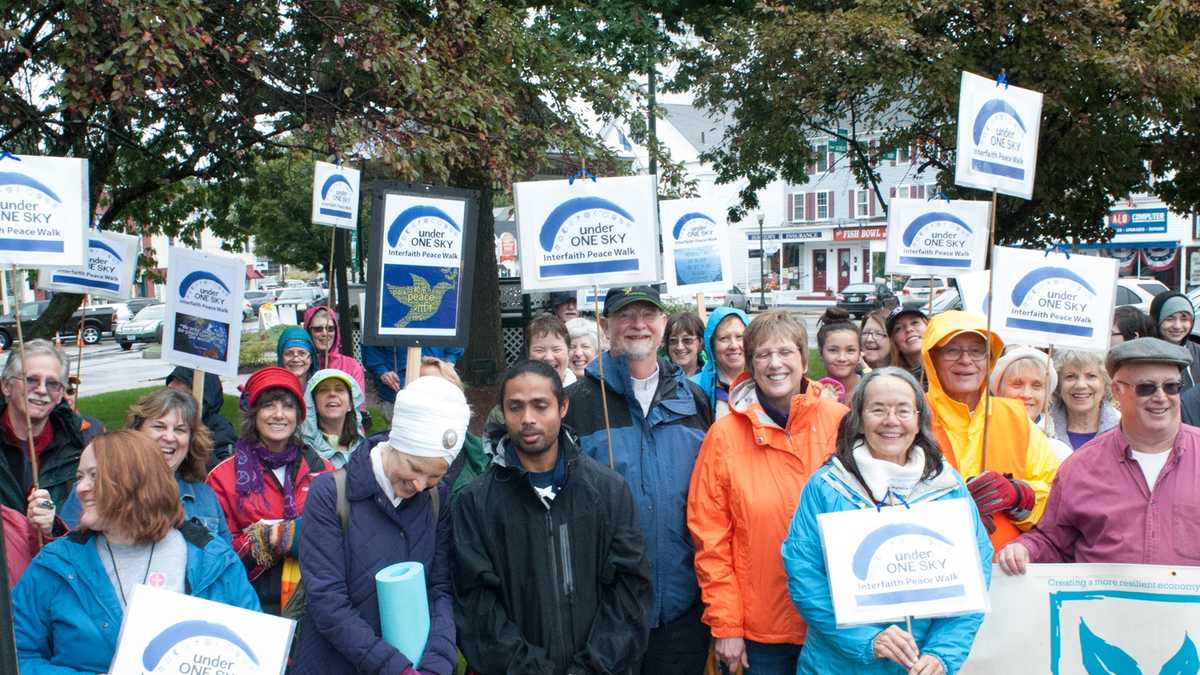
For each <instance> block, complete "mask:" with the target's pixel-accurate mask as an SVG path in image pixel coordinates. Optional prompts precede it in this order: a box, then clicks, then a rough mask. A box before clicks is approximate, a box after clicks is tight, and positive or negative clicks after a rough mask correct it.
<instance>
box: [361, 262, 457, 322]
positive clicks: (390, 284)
mask: <svg viewBox="0 0 1200 675" xmlns="http://www.w3.org/2000/svg"><path fill="white" fill-rule="evenodd" d="M458 273H459V271H458V269H456V268H453V267H425V266H418V265H385V266H384V272H383V283H384V288H385V289H386V293H384V294H383V302H382V306H381V307H380V317H379V318H380V325H383V326H390V327H393V328H454V325H455V318H456V315H457V313H458Z"/></svg>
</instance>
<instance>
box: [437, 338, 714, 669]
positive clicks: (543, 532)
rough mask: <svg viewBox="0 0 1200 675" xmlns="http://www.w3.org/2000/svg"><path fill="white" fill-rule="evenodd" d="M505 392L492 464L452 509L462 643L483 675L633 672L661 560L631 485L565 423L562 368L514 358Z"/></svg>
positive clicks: (494, 430)
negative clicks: (651, 549)
mask: <svg viewBox="0 0 1200 675" xmlns="http://www.w3.org/2000/svg"><path fill="white" fill-rule="evenodd" d="M500 398H501V408H502V410H503V411H504V422H505V426H506V427H507V428H506V429H505V428H500V427H496V426H493V427H491V428H490V429H489V434H488V442H489V443H490V444H492V446H493V447H492V456H493V463H492V465H491V467H489V468H488V470H487V472H485V473H484V474H483V475H482V476H480V477H479V478H478V479H476V480H475V481H474V482H472V483H471V484H470V485H468V486H467V487H466V488H465V489H463V491H462V492H461V493H459V496H458V499H457V500H455V502H454V503H453V505H452V509H451V510H452V512H453V518H454V533H455V554H454V564H453V582H454V596H455V598H454V599H455V602H454V619H455V623H456V625H457V627H458V635H459V645H460V646H461V647H462V650H463V653H464V654H465V655H466V657H467V661H468V663H469V664H470V666H471V669H472V670H474V671H475V672H477V673H479V674H480V675H505V674H507V673H522V674H530V675H533V674H542V675H562V674H576V673H579V674H582V673H628V672H631V671H633V670H634V669H636V668H637V664H638V661H639V659H640V657H641V654H642V652H643V651H644V649H645V646H646V639H647V630H648V625H647V623H646V612H647V611H648V610H649V609H650V607H649V605H650V565H649V563H648V561H647V560H646V552H645V543H644V541H643V539H642V533H641V531H640V529H639V528H638V525H637V512H636V510H635V509H634V505H633V498H632V496H631V495H630V493H629V488H628V487H627V486H626V485H625V482H624V481H623V480H622V479H621V477H620V476H619V475H617V474H616V473H615V472H613V471H610V470H609V469H607V468H604V467H602V466H600V465H599V464H597V463H596V462H595V461H593V460H592V459H591V458H589V457H587V456H586V455H583V454H581V453H580V452H579V447H578V445H577V444H576V442H575V440H574V438H573V437H572V436H571V434H570V432H569V431H567V430H566V429H565V428H563V427H562V426H561V423H562V416H563V414H565V413H566V411H567V401H566V398H565V395H564V393H563V388H562V382H561V381H560V380H559V378H558V374H557V373H556V372H554V369H553V368H551V367H550V366H548V365H546V364H544V363H541V362H538V361H523V362H521V363H518V364H516V365H514V366H513V367H512V368H511V369H510V370H509V371H508V372H507V373H505V375H504V377H503V379H502V380H501V382H500ZM697 672H698V671H697Z"/></svg>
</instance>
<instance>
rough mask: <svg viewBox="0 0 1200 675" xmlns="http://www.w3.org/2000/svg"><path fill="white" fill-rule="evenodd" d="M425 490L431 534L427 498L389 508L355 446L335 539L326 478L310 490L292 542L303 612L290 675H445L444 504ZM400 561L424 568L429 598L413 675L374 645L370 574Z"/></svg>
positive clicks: (376, 630)
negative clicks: (425, 636)
mask: <svg viewBox="0 0 1200 675" xmlns="http://www.w3.org/2000/svg"><path fill="white" fill-rule="evenodd" d="M435 489H437V490H438V491H439V492H440V507H439V511H438V522H437V526H436V529H435V528H434V526H433V522H432V521H433V513H432V499H431V498H430V496H429V492H428V491H426V492H422V493H420V494H418V495H417V496H415V497H412V498H409V499H405V500H404V501H402V502H400V506H399V507H393V506H392V503H391V502H390V501H389V500H388V498H387V497H386V496H385V495H384V494H383V489H382V488H380V487H379V484H378V483H376V482H375V474H374V472H373V471H372V469H371V453H370V451H369V450H368V449H367V448H366V447H364V448H363V449H362V450H360V451H359V452H355V453H354V454H352V455H351V456H350V461H349V462H348V463H347V464H346V498H347V500H348V501H349V502H350V518H349V523H348V524H347V528H346V531H345V533H344V534H343V532H342V523H341V521H340V520H339V519H338V515H337V488H336V486H335V485H334V482H333V475H332V474H331V473H326V474H322V475H321V476H318V477H317V478H316V480H314V481H313V484H312V488H311V489H310V490H309V493H308V501H307V502H306V503H305V507H304V536H303V537H302V538H301V540H300V572H301V577H302V578H303V579H304V588H305V592H306V593H307V606H306V608H305V612H304V618H303V619H301V621H300V628H299V635H298V637H297V638H296V639H297V641H298V644H297V646H296V650H295V655H296V656H295V659H294V662H293V665H292V668H291V670H290V672H291V673H293V674H294V675H302V674H303V673H317V674H319V675H333V674H334V673H355V672H357V673H370V674H373V673H381V674H382V673H399V672H401V671H403V670H404V669H405V668H408V667H409V666H413V667H417V668H419V669H420V670H421V671H422V672H429V673H437V674H438V675H449V674H450V673H451V672H453V671H454V664H455V659H456V652H455V647H454V607H453V601H452V597H451V592H450V542H451V524H450V508H449V499H450V495H449V489H448V488H447V487H446V485H445V484H439V485H438V486H437V488H435ZM409 560H411V561H417V562H420V563H422V564H423V565H424V566H425V583H426V585H427V586H428V589H429V613H430V617H429V641H428V642H427V643H426V646H425V654H424V656H423V657H422V660H421V663H420V664H419V665H415V666H414V664H412V663H410V662H409V660H408V659H407V658H405V656H404V655H403V654H401V653H400V652H399V651H398V650H397V649H396V648H395V647H393V646H391V645H390V644H388V643H387V642H385V641H384V639H383V637H382V636H383V630H382V628H381V627H380V619H379V601H378V598H377V596H376V591H375V574H376V573H377V572H379V571H380V570H382V569H383V568H385V567H387V566H388V565H391V564H393V563H398V562H402V561H409Z"/></svg>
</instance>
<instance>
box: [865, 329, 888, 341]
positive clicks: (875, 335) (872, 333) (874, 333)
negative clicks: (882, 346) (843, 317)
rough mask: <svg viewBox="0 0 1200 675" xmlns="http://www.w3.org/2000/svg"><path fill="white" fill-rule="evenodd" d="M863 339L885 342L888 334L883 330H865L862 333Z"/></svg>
mask: <svg viewBox="0 0 1200 675" xmlns="http://www.w3.org/2000/svg"><path fill="white" fill-rule="evenodd" d="M862 337H863V339H864V340H866V339H867V338H871V339H872V340H883V339H886V338H887V333H885V332H883V331H881V330H864V331H863V332H862Z"/></svg>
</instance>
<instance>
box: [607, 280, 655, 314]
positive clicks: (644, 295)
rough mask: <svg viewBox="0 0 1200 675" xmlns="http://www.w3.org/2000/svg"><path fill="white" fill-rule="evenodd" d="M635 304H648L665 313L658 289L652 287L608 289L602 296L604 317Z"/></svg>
mask: <svg viewBox="0 0 1200 675" xmlns="http://www.w3.org/2000/svg"><path fill="white" fill-rule="evenodd" d="M635 302H648V303H650V304H651V305H654V306H655V307H657V308H659V309H660V310H662V311H664V312H665V311H667V308H666V307H665V306H663V303H662V297H661V296H660V295H659V294H658V289H656V288H654V287H653V286H625V287H621V288H610V289H608V293H605V294H604V316H612V315H613V314H614V313H616V312H619V311H621V310H622V309H624V308H626V307H628V306H629V305H632V304H633V303H635Z"/></svg>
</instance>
